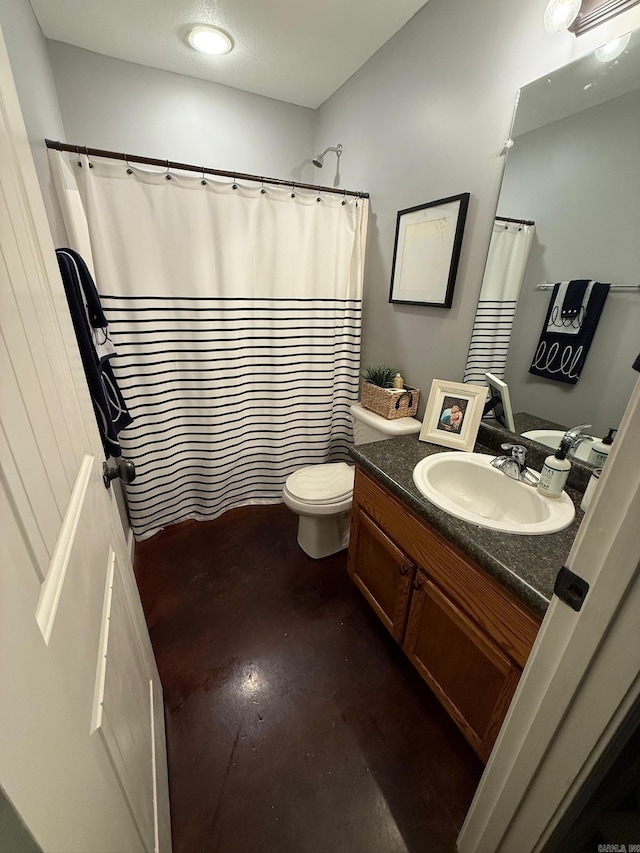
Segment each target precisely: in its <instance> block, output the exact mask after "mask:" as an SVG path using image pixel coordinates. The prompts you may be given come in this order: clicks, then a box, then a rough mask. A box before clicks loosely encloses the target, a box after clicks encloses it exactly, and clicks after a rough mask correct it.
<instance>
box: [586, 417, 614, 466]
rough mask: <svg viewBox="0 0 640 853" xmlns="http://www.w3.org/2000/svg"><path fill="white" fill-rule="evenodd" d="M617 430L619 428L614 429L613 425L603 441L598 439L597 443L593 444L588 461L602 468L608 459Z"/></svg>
mask: <svg viewBox="0 0 640 853" xmlns="http://www.w3.org/2000/svg"><path fill="white" fill-rule="evenodd" d="M617 432H618V430H617V429H613V427H611V429H610V430H609V432H608V433H607V435H606V436H605V437H604V438H603V439H602V441H597V442H595V444H592V445H591V450H590V452H589V459H588V460H587V461H588V462H590V463H591V464H592V465H596V466H597V467H598V468H602V466H603V465H604V463H605V462H606V461H607V458H608V456H609V451H610V450H611V445H612V444H613V439H614V436H615V434H616V433H617Z"/></svg>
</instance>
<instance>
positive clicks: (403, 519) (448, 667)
mask: <svg viewBox="0 0 640 853" xmlns="http://www.w3.org/2000/svg"><path fill="white" fill-rule="evenodd" d="M476 449H478V448H476ZM442 451H443V448H438V447H436V446H435V445H431V444H427V443H424V442H419V441H418V440H417V437H416V436H406V437H403V438H399V439H394V440H393V441H389V442H378V443H375V444H368V445H362V446H359V447H356V448H354V449H353V451H352V454H353V456H354V459H355V461H356V463H357V468H356V479H355V488H354V496H353V510H352V523H351V541H350V546H349V562H348V571H349V574H350V576H351V577H352V579H353V581H354V583H355V584H356V585H357V587H358V588H359V589H360V591H361V592H362V594H363V595H364V597H365V598H366V600H367V601H368V602H369V604H370V605H371V607H372V608H373V609H374V611H375V612H376V613H377V615H378V616H379V617H380V619H381V620H382V622H383V624H384V625H385V626H386V628H387V629H388V630H389V632H390V633H391V635H392V636H393V637H394V639H395V640H396V641H397V642H398V643H400V645H401V646H402V648H403V650H404V652H405V653H406V654H407V656H408V658H409V659H410V660H411V662H412V663H413V665H414V666H415V667H416V669H417V671H418V672H419V673H420V675H421V676H422V678H423V679H424V680H425V681H426V682H427V684H428V685H429V687H430V688H431V689H432V690H433V692H434V693H435V695H436V696H437V698H438V699H439V701H440V702H441V703H442V705H443V706H444V708H445V709H446V710H447V712H448V713H449V715H450V716H451V718H452V719H453V721H454V722H455V723H456V725H457V726H458V727H459V728H460V730H461V731H462V733H463V734H464V736H465V737H466V738H467V740H468V741H469V743H470V744H471V746H472V747H473V748H474V750H475V751H476V753H477V754H478V755H479V757H480V758H481V759H482V760H483V761H486V760H487V758H488V756H489V753H490V752H491V749H492V747H493V744H494V742H495V739H496V737H497V734H498V731H499V730H500V726H501V725H502V721H503V719H504V716H505V714H506V712H507V708H508V707H509V703H510V701H511V698H512V696H513V693H514V691H515V689H516V686H517V684H518V680H519V678H520V675H521V673H522V669H523V667H524V665H525V663H526V661H527V658H528V656H529V653H530V651H531V648H532V646H533V643H534V641H535V638H536V635H537V633H538V630H539V627H540V623H541V621H542V618H543V616H544V612H545V611H546V608H547V605H548V603H549V600H550V598H551V595H552V593H553V582H554V580H555V576H556V574H557V572H558V570H559V569H560V567H561V566H562V564H563V562H564V559H565V558H566V555H567V554H568V551H569V549H570V547H571V542H572V541H573V538H574V536H575V533H576V530H577V526H578V524H579V521H580V518H581V517H582V513H577V517H576V519H575V520H574V522H573V523H572V524H571V525H570V527H568V528H567V529H566V530H563V531H560V532H559V533H554V534H550V535H547V536H514V535H512V534H503V533H499V532H497V531H493V530H488V529H483V528H479V527H478V526H476V525H473V524H470V523H468V522H464V521H460V520H458V519H455V518H453V517H451V516H450V515H448V514H447V513H445V512H443V511H441V510H439V509H438V508H437V507H435V506H434V505H433V504H430V503H429V502H428V501H426V500H425V499H424V498H423V497H422V496H421V495H420V493H419V491H418V490H417V488H416V487H415V485H414V484H413V481H412V476H411V475H412V471H413V468H414V467H415V465H416V464H417V462H418V461H420V459H422V458H424V457H425V456H427V455H430V454H431V453H437V452H442ZM571 497H572V498H573V499H574V501H576V502H577V501H578V500H579V494H577V493H573V494H571Z"/></svg>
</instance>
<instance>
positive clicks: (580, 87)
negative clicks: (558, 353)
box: [496, 30, 640, 436]
mask: <svg viewBox="0 0 640 853" xmlns="http://www.w3.org/2000/svg"><path fill="white" fill-rule="evenodd" d="M619 47H621V52H620V53H619V55H617V56H614V57H613V58H612V57H611V55H610V54H609V55H608V56H606V55H604V54H602V53H600V52H599V51H595V52H594V53H593V54H590V55H588V56H586V57H583V58H582V59H580V60H577V61H576V62H573V63H571V64H570V65H567V66H565V67H564V68H561V69H559V70H557V71H555V72H553V73H552V74H549V75H548V76H545V77H544V78H542V79H540V80H536V81H535V82H533V83H531V84H529V85H527V86H525V87H524V88H523V89H522V90H521V91H520V93H519V101H518V106H517V111H516V115H515V118H514V123H513V130H512V139H513V146H512V147H511V148H510V149H509V150H508V153H507V158H506V165H505V172H504V178H503V183H502V187H501V191H500V197H499V201H498V207H497V213H496V216H497V217H505V218H513V219H518V220H528V221H533V222H535V234H534V237H533V242H532V243H531V248H530V252H529V256H528V261H527V264H526V267H525V272H524V277H523V282H522V287H521V290H520V294H519V297H518V302H517V307H516V311H515V315H514V321H513V331H512V335H511V341H510V345H509V350H508V356H507V363H506V369H505V374H504V379H505V381H506V382H507V383H508V386H509V390H510V393H511V401H512V405H513V411H514V413H516V414H517V415H518V414H519V413H523V412H526V413H529V414H530V415H532V416H536V417H537V418H538V419H540V420H541V423H540V424H536V423H531V422H526V424H525V425H524V426H522V427H521V426H519V423H518V417H516V430H517V431H520V430H523V429H531V428H534V427H535V426H542V423H547V422H548V423H550V424H554V425H559V426H560V427H570V426H574V425H576V424H581V423H589V424H592V425H593V428H592V429H591V430H589V432H591V433H592V434H594V435H596V436H603V435H606V433H607V430H608V429H609V427H617V426H618V425H619V422H620V419H621V417H622V414H623V412H624V410H625V408H626V405H627V402H628V399H629V396H630V394H631V391H632V389H633V386H634V384H635V381H636V380H637V376H638V375H637V372H635V371H634V370H633V369H632V364H633V362H634V360H635V359H636V357H637V355H638V351H639V350H640V289H638V287H637V286H638V285H640V241H639V240H638V234H639V233H640V143H639V141H638V140H640V30H636V31H634V32H633V33H631V34H630V36H629V38H628V41H627V43H626V44H622V45H621V46H619ZM496 227H503V226H502V224H501V223H498V222H497V223H496ZM515 227H516V228H517V227H518V226H517V225H516V226H515ZM572 279H593V280H595V281H599V282H607V283H610V284H611V285H613V286H614V287H613V288H612V289H611V290H610V292H609V294H608V297H607V301H606V303H605V306H604V310H603V312H602V316H601V318H600V322H599V324H598V327H597V330H596V334H595V337H594V339H593V343H592V345H591V349H590V351H589V354H588V356H587V359H586V363H585V366H584V368H583V370H582V373H581V375H580V378H579V379H578V382H577V384H575V385H568V384H565V383H562V382H558V381H554V380H552V379H547V378H542V377H540V376H534V375H532V374H530V373H529V372H528V371H529V367H530V365H531V361H532V358H533V355H534V353H535V351H536V347H537V344H538V340H539V337H540V333H541V330H542V326H543V323H544V321H545V317H546V313H547V309H548V307H549V300H550V299H551V293H552V291H551V290H550V289H548V290H541V289H539V287H538V286H539V284H541V283H544V282H551V283H554V282H558V281H569V280H572ZM621 285H622V286H623V287H620V286H621ZM533 420H535V418H534V419H533Z"/></svg>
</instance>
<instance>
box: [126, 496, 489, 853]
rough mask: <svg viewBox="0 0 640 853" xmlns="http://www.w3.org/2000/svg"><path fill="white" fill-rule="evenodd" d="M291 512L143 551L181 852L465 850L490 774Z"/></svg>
mask: <svg viewBox="0 0 640 853" xmlns="http://www.w3.org/2000/svg"><path fill="white" fill-rule="evenodd" d="M296 525H297V518H296V517H295V516H294V515H293V514H292V513H291V512H290V511H289V510H287V509H286V507H284V506H282V505H280V506H257V507H246V508H242V509H237V510H231V511H230V512H228V513H226V514H225V515H224V516H222V517H221V518H219V519H217V520H215V521H212V522H207V523H198V522H193V521H188V522H184V523H181V524H177V525H174V526H172V527H170V528H168V529H167V530H165V531H163V532H162V533H160V534H158V535H156V536H155V537H153V538H152V539H150V540H147V541H145V542H142V543H140V544H139V545H138V546H137V548H136V559H135V571H136V577H137V580H138V584H139V587H140V591H141V595H142V601H143V606H144V610H145V614H146V618H147V623H148V625H149V629H150V633H151V640H152V643H153V647H154V650H155V654H156V659H157V662H158V668H159V671H160V676H161V678H162V683H163V686H164V696H165V715H166V724H167V749H168V759H169V787H170V797H171V817H172V828H173V844H174V851H175V853H209V851H212V853H213V851H215V852H216V853H338V851H341V852H342V853H406V852H407V851H409V853H418V851H425V853H450V851H451V853H453V851H455V839H456V836H457V834H458V831H459V829H460V826H461V825H462V821H463V819H464V815H465V813H466V811H467V809H468V807H469V804H470V802H471V799H472V797H473V792H474V790H475V788H476V786H477V784H478V781H479V779H480V775H481V773H482V765H481V763H480V761H479V760H478V759H477V757H476V756H475V754H474V753H473V751H472V750H471V747H469V746H468V744H467V743H466V741H465V740H464V739H463V737H462V735H460V733H459V732H458V730H457V729H456V727H455V726H454V725H453V723H452V722H451V721H450V720H449V718H448V717H447V715H446V714H445V712H444V711H443V710H442V708H441V707H440V705H439V704H438V702H437V700H436V699H435V698H434V696H433V694H432V693H431V692H430V690H429V689H428V688H427V687H426V685H425V684H424V683H423V682H422V681H421V679H420V678H419V676H418V675H417V673H416V672H415V671H414V669H413V668H412V666H411V665H410V664H409V662H408V661H407V660H406V658H405V657H404V655H403V653H402V651H401V649H400V648H399V647H398V646H397V645H396V643H395V642H394V640H393V639H392V638H391V637H390V636H389V635H388V634H387V632H386V631H385V629H384V627H383V626H382V624H381V623H380V622H379V621H378V619H377V617H376V616H375V614H374V613H373V612H372V611H371V609H370V608H369V606H368V605H367V604H366V602H365V601H364V599H363V598H362V596H361V594H360V593H359V591H358V590H357V589H356V588H355V586H354V585H353V584H352V582H351V581H350V579H349V578H348V576H347V573H346V552H345V553H342V554H339V555H336V556H334V557H329V558H327V559H325V560H319V561H315V560H312V559H310V558H309V557H307V556H306V555H305V554H304V553H303V552H302V551H301V550H300V549H299V548H298V546H297V544H296Z"/></svg>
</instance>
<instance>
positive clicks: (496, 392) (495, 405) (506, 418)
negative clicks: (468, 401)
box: [483, 373, 516, 432]
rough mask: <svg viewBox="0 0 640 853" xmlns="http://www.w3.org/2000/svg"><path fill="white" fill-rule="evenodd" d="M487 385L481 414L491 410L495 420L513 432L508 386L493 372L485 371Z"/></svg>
mask: <svg viewBox="0 0 640 853" xmlns="http://www.w3.org/2000/svg"><path fill="white" fill-rule="evenodd" d="M485 377H486V379H487V385H488V386H489V397H488V399H487V402H486V405H485V407H484V412H483V414H485V415H488V414H489V412H491V411H492V412H493V416H494V418H495V419H496V421H497V422H498V423H499V424H500V426H501V427H504V429H508V430H509V431H510V432H515V431H516V427H515V424H514V421H513V408H512V406H511V397H510V396H509V386H508V385H507V383H506V382H504V381H503V380H502V379H498V377H497V376H494V375H493V373H485Z"/></svg>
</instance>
